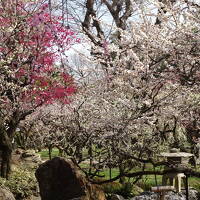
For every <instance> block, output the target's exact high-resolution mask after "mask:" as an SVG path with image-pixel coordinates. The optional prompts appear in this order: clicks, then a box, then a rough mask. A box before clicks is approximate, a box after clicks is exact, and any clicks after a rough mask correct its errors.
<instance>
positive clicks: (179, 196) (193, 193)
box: [111, 190, 200, 200]
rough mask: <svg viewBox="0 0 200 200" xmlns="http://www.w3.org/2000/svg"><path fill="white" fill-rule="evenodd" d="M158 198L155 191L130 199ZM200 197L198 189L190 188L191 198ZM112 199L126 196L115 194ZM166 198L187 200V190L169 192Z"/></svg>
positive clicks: (119, 199)
mask: <svg viewBox="0 0 200 200" xmlns="http://www.w3.org/2000/svg"><path fill="white" fill-rule="evenodd" d="M158 199H159V195H158V194H156V193H154V192H143V193H141V194H140V195H138V196H135V197H133V198H131V199H130V200H158ZM199 199H200V196H199V193H198V192H197V191H196V190H190V192H189V200H199ZM111 200H125V198H123V197H122V196H120V195H113V196H112V197H111ZM165 200H186V196H185V192H184V191H183V192H180V193H176V192H168V193H167V194H166V195H165Z"/></svg>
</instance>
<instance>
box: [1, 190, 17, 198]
mask: <svg viewBox="0 0 200 200" xmlns="http://www.w3.org/2000/svg"><path fill="white" fill-rule="evenodd" d="M0 200H15V197H14V196H13V194H12V193H11V192H10V191H9V190H8V189H5V188H0Z"/></svg>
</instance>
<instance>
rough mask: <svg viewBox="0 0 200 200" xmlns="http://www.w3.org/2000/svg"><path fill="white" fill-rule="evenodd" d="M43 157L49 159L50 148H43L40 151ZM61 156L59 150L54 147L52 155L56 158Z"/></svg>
mask: <svg viewBox="0 0 200 200" xmlns="http://www.w3.org/2000/svg"><path fill="white" fill-rule="evenodd" d="M38 154H39V155H40V156H41V158H42V159H49V151H48V149H43V150H42V151H40V152H38ZM56 156H59V150H58V149H57V148H53V150H52V153H51V157H52V158H54V157H56Z"/></svg>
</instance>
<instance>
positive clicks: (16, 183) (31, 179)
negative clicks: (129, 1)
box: [0, 168, 37, 200]
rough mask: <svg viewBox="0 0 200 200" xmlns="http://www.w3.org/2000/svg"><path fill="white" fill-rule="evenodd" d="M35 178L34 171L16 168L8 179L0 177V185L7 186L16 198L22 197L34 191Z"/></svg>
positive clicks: (18, 199)
mask: <svg viewBox="0 0 200 200" xmlns="http://www.w3.org/2000/svg"><path fill="white" fill-rule="evenodd" d="M36 185H37V184H36V178H35V176H34V172H33V171H32V172H30V171H28V170H26V169H21V168H16V169H15V170H14V171H13V172H12V173H11V175H10V178H9V180H6V179H4V178H0V186H1V187H7V188H9V189H10V191H11V192H12V193H13V194H14V196H15V198H16V200H20V199H23V198H25V197H28V196H30V195H31V194H33V193H34V192H36V187H37V186H36Z"/></svg>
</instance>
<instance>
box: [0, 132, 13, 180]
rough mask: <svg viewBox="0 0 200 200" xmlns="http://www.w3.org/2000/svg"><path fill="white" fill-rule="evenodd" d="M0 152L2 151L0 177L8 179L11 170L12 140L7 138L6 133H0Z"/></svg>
mask: <svg viewBox="0 0 200 200" xmlns="http://www.w3.org/2000/svg"><path fill="white" fill-rule="evenodd" d="M0 150H1V151H2V154H1V156H2V161H1V172H0V176H1V177H3V178H6V179H8V176H9V173H10V168H11V154H12V138H9V137H8V135H7V133H6V132H1V136H0Z"/></svg>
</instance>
